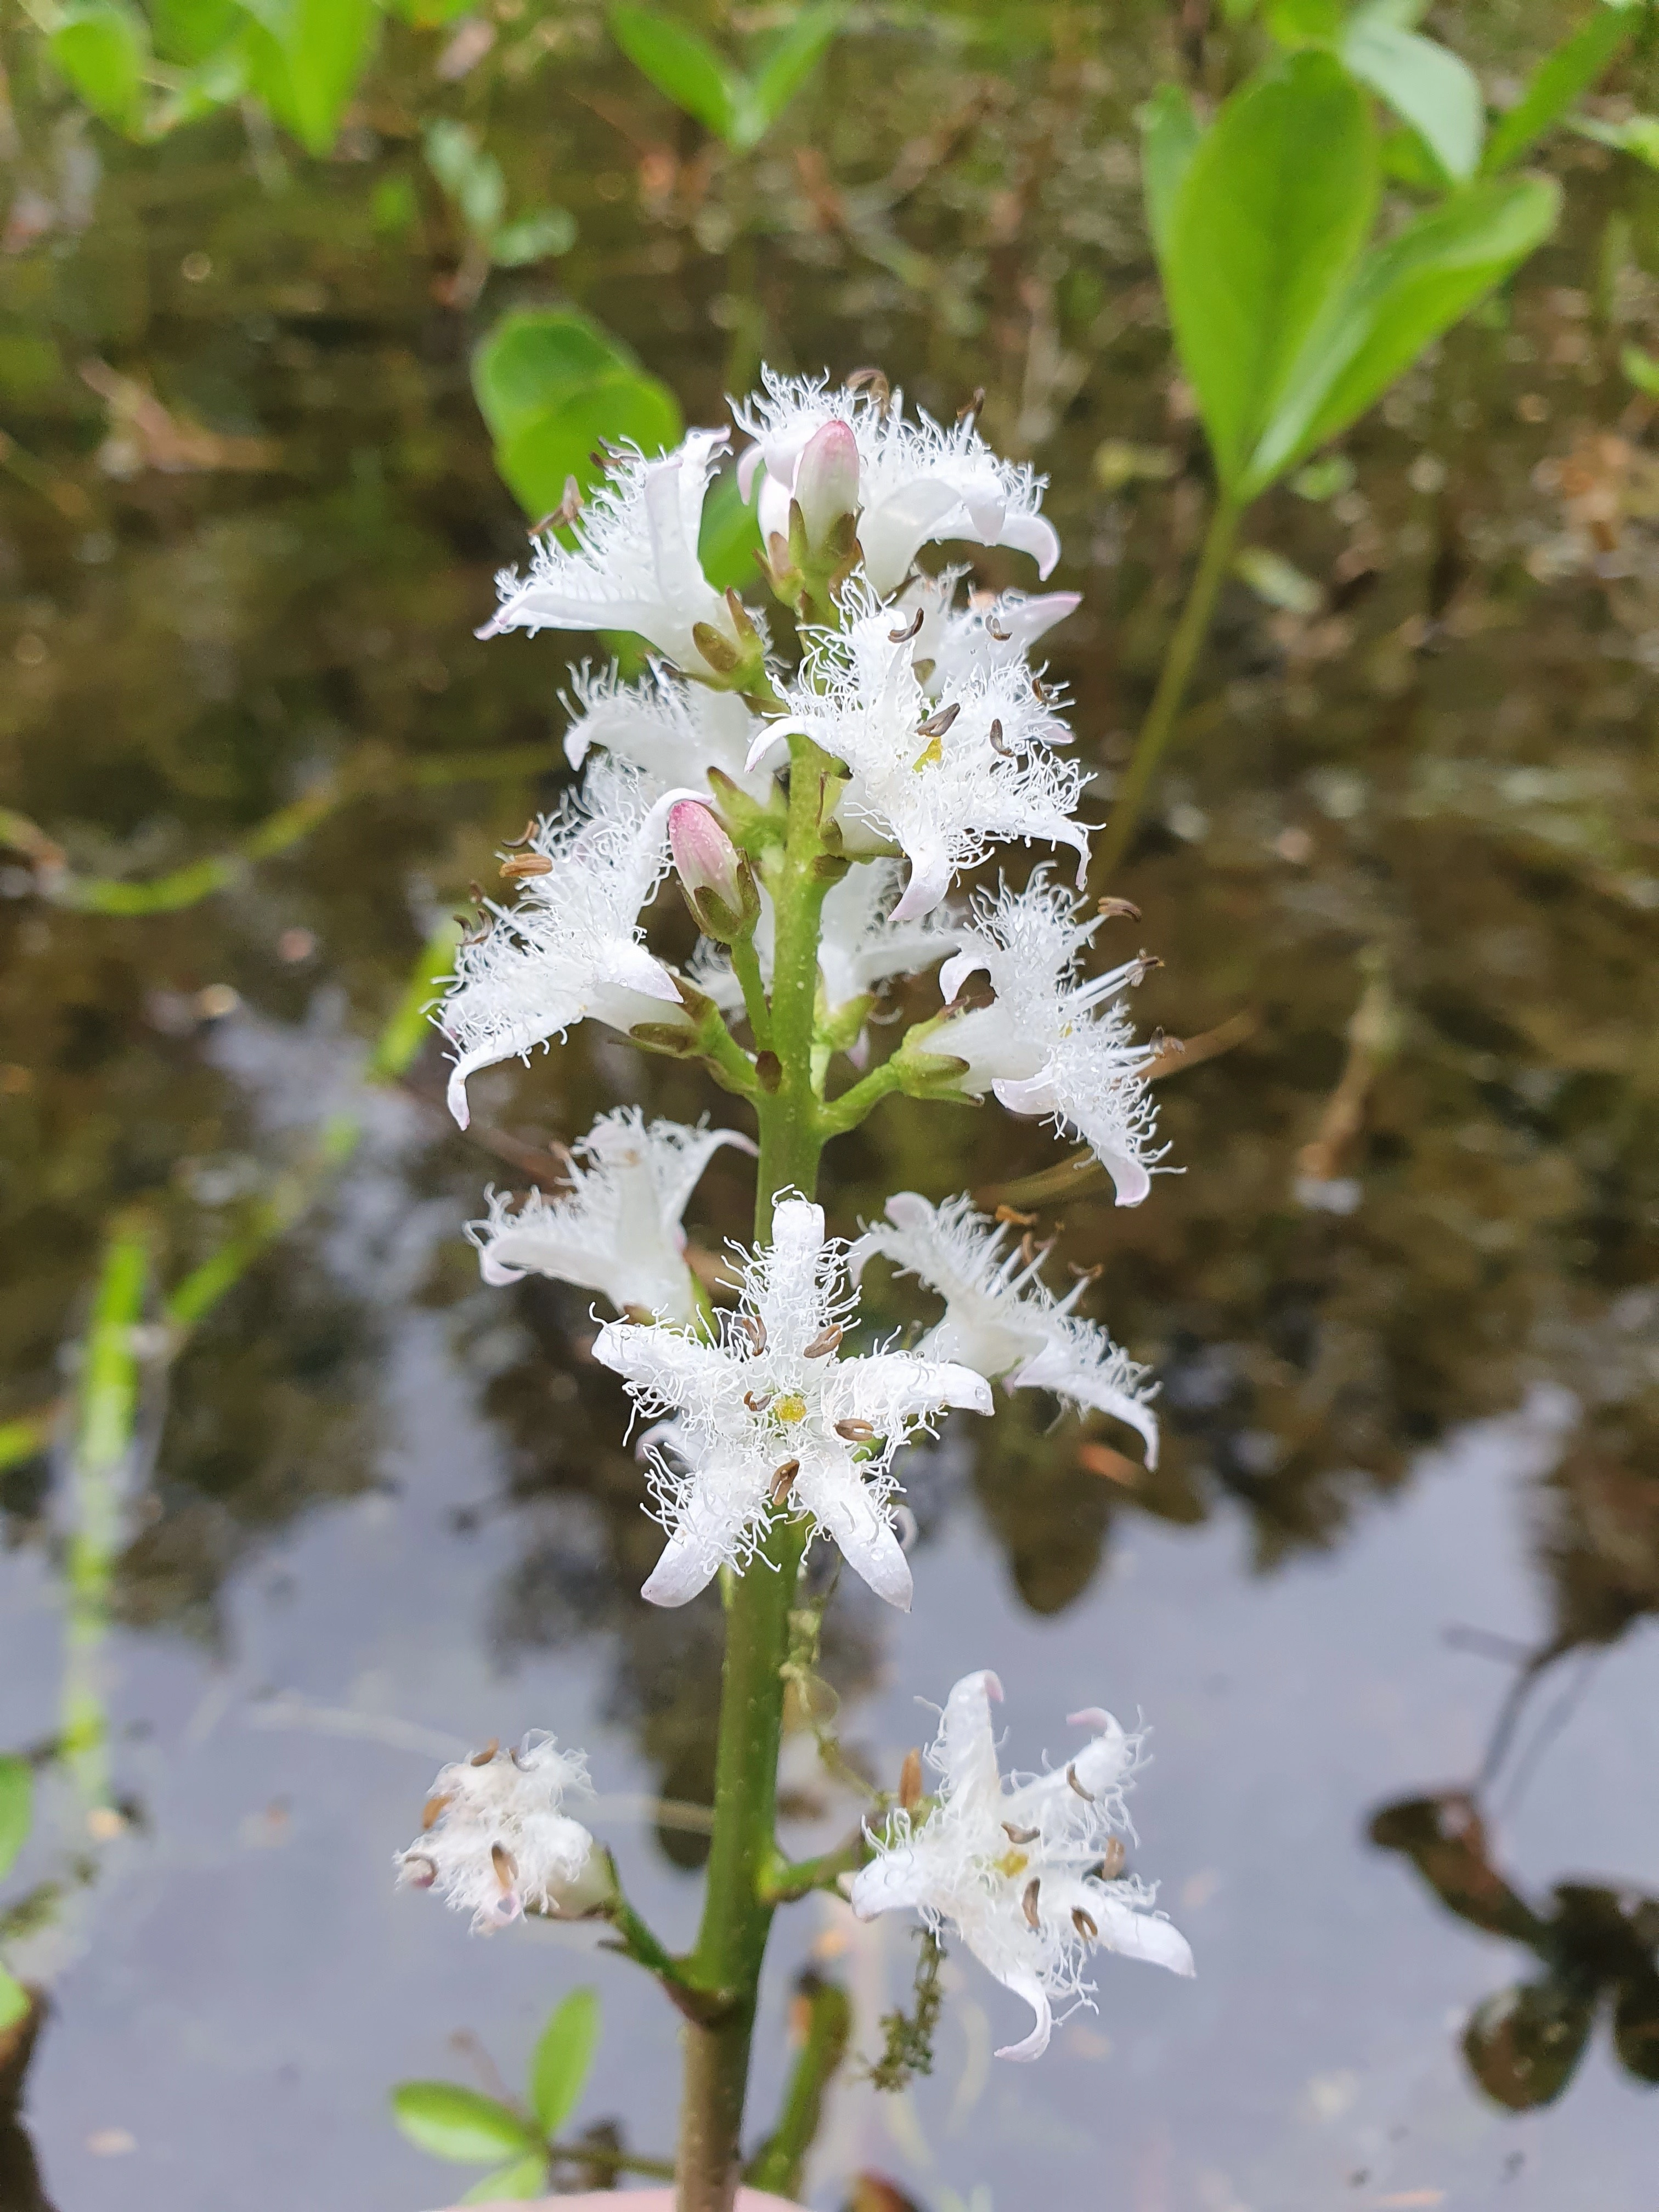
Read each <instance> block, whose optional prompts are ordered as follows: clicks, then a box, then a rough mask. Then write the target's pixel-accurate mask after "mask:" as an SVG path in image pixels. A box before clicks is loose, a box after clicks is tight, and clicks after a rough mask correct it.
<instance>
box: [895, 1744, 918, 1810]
mask: <svg viewBox="0 0 1659 2212" xmlns="http://www.w3.org/2000/svg"><path fill="white" fill-rule="evenodd" d="M921 1797H922V1789H921V1753H920V1752H919V1751H917V1750H916V1749H915V1748H914V1747H912V1748H911V1749H910V1750H908V1751H907V1752H906V1753H905V1754H904V1764H903V1765H902V1766H901V1767H900V1769H899V1787H898V1801H899V1803H900V1804H901V1805H902V1807H903V1808H904V1810H905V1811H906V1812H907V1813H914V1812H915V1809H916V1808H917V1806H918V1805H920V1804H921Z"/></svg>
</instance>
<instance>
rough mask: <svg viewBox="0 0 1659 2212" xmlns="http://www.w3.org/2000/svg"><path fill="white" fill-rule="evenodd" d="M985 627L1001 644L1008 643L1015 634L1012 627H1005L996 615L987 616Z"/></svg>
mask: <svg viewBox="0 0 1659 2212" xmlns="http://www.w3.org/2000/svg"><path fill="white" fill-rule="evenodd" d="M985 627H986V629H987V631H988V632H989V634H990V635H991V636H993V637H994V638H995V640H996V641H997V643H998V644H999V645H1006V644H1007V642H1008V641H1009V639H1010V638H1011V637H1012V635H1013V634H1014V633H1013V632H1012V630H1011V629H1003V627H1002V625H1001V623H999V622H998V620H997V618H996V617H995V616H994V615H987V616H986V617H985Z"/></svg>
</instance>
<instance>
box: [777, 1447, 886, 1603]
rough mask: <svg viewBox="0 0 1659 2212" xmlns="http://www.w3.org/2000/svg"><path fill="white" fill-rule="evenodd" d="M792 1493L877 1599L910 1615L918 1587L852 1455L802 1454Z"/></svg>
mask: <svg viewBox="0 0 1659 2212" xmlns="http://www.w3.org/2000/svg"><path fill="white" fill-rule="evenodd" d="M794 1494H795V1496H796V1498H798V1499H799V1501H800V1503H801V1504H803V1505H804V1506H805V1508H806V1510H807V1511H808V1512H809V1513H810V1514H811V1516H812V1517H813V1519H814V1520H815V1521H816V1522H817V1524H818V1527H819V1528H821V1529H822V1530H823V1533H824V1534H825V1535H826V1536H828V1537H829V1539H830V1540H831V1541H832V1542H833V1543H834V1544H835V1545H836V1547H837V1549H838V1550H839V1551H840V1553H841V1555H842V1559H845V1560H846V1562H847V1564H848V1566H849V1567H851V1569H852V1570H853V1571H854V1574H855V1575H858V1576H859V1577H861V1579H862V1580H863V1581H865V1582H866V1583H869V1585H870V1587H871V1589H872V1590H874V1592H875V1594H876V1595H877V1596H878V1597H879V1598H885V1600H886V1601H887V1602H888V1604H889V1605H892V1606H896V1607H898V1609H899V1611H900V1612H901V1613H908V1612H909V1610H910V1600H911V1596H912V1595H913V1593H914V1589H915V1584H914V1583H913V1582H912V1579H911V1575H910V1563H909V1561H908V1559H906V1558H905V1556H904V1553H903V1550H902V1547H901V1546H900V1544H899V1540H898V1538H897V1537H896V1535H895V1534H894V1533H893V1524H892V1522H891V1521H890V1520H889V1518H888V1516H887V1512H886V1510H885V1508H884V1507H883V1506H881V1505H878V1504H877V1502H876V1498H875V1496H874V1495H873V1493H872V1492H870V1491H869V1490H867V1489H866V1487H865V1485H864V1483H863V1481H862V1480H860V1476H859V1474H858V1471H857V1469H856V1468H854V1464H853V1461H852V1458H851V1455H848V1456H847V1457H846V1458H842V1457H840V1456H839V1455H836V1454H833V1453H831V1452H829V1451H826V1450H818V1451H809V1452H807V1453H805V1454H804V1455H803V1456H802V1460H801V1466H800V1471H799V1474H797V1475H796V1477H795V1489H794Z"/></svg>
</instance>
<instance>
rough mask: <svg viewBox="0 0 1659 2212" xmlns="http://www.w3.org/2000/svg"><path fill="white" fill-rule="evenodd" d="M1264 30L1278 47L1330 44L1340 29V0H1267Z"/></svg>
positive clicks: (1331, 44) (1336, 37)
mask: <svg viewBox="0 0 1659 2212" xmlns="http://www.w3.org/2000/svg"><path fill="white" fill-rule="evenodd" d="M1267 29H1268V31H1269V32H1270V33H1271V34H1272V36H1273V38H1274V39H1276V40H1278V42H1279V45H1280V46H1287V47H1290V48H1291V50H1292V51H1294V50H1295V49H1297V47H1301V46H1334V44H1335V42H1336V40H1337V39H1338V38H1339V37H1340V34H1341V30H1342V0H1271V4H1270V5H1269V7H1268V9H1267Z"/></svg>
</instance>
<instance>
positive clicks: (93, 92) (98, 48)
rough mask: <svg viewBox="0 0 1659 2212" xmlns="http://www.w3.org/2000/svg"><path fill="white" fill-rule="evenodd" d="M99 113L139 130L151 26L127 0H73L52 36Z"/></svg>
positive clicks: (62, 65) (68, 71) (61, 59)
mask: <svg viewBox="0 0 1659 2212" xmlns="http://www.w3.org/2000/svg"><path fill="white" fill-rule="evenodd" d="M47 43H48V45H49V46H50V48H51V50H52V59H53V61H54V62H56V63H57V64H58V68H59V69H60V70H62V71H63V73H64V76H65V77H67V78H68V80H69V82H70V85H71V86H72V87H73V88H74V89H75V91H76V92H77V93H78V94H80V96H81V98H82V100H85V102H86V104H87V106H88V107H89V108H91V110H92V112H93V113H94V115H97V116H100V117H101V118H103V120H104V121H105V122H106V123H110V124H112V125H114V126H115V128H116V129H117V130H118V131H129V132H131V131H136V130H137V127H138V118H139V113H140V110H141V107H142V104H143V90H144V83H143V80H144V71H145V69H146V68H147V67H148V65H149V25H148V24H147V23H146V22H145V21H144V19H143V16H142V15H140V14H139V12H138V10H137V9H136V8H134V7H131V6H130V5H128V4H127V0H71V5H70V6H69V7H67V8H65V9H64V11H63V13H62V15H60V16H59V17H58V25H57V27H56V29H55V30H54V31H53V32H52V36H51V38H50V40H48V41H47Z"/></svg>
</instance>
